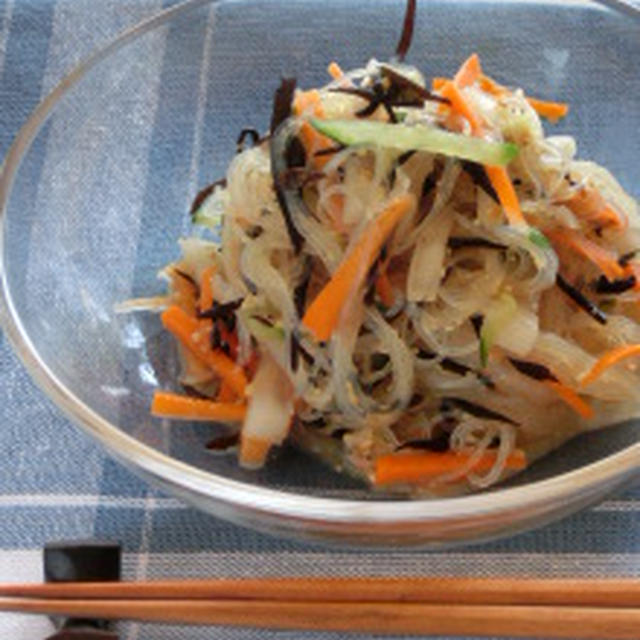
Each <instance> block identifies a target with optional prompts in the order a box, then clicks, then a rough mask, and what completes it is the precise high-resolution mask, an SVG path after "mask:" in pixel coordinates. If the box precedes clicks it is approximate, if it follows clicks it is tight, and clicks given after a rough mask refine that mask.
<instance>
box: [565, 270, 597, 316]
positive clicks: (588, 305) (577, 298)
mask: <svg viewBox="0 0 640 640" xmlns="http://www.w3.org/2000/svg"><path fill="white" fill-rule="evenodd" d="M556 284H557V285H558V288H559V289H560V290H561V291H562V292H563V293H565V294H566V295H567V296H569V298H571V299H572V300H573V301H574V302H575V303H576V304H577V305H578V306H579V307H580V308H581V309H582V310H583V311H586V312H587V313H588V314H589V315H590V316H591V317H592V318H593V319H594V320H595V321H596V322H599V323H600V324H607V314H606V313H605V312H604V311H602V309H600V308H599V307H598V306H597V305H596V304H595V303H594V302H591V300H589V299H588V298H587V297H586V296H585V295H583V294H582V293H581V292H580V291H578V290H577V289H576V288H575V287H574V286H573V285H571V284H569V283H568V282H567V281H566V280H565V279H564V278H563V277H562V276H561V275H560V274H557V276H556Z"/></svg>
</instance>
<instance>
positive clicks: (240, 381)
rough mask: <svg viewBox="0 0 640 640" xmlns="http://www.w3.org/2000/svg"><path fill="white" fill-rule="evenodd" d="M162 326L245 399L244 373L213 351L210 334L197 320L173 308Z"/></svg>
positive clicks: (164, 318)
mask: <svg viewBox="0 0 640 640" xmlns="http://www.w3.org/2000/svg"><path fill="white" fill-rule="evenodd" d="M161 317H162V324H163V325H164V326H165V328H166V329H167V330H168V331H170V332H171V333H173V335H174V336H175V337H176V338H178V340H180V342H181V343H182V344H183V345H184V346H185V347H186V348H187V349H189V351H191V353H193V355H194V356H196V357H197V358H198V359H199V360H201V361H202V362H204V363H205V364H207V365H209V366H210V367H211V368H212V369H213V370H214V371H215V372H216V373H217V374H218V376H220V378H221V379H222V380H226V382H227V383H228V384H229V386H230V387H231V388H232V389H233V390H234V392H235V393H237V394H238V396H239V397H240V398H242V397H244V392H245V388H246V386H247V378H246V376H245V375H244V371H243V370H242V368H241V367H240V366H238V365H237V364H236V363H235V362H234V361H233V360H231V358H229V357H227V356H226V355H225V354H224V353H222V352H221V351H215V350H212V349H211V347H210V345H209V336H208V333H207V332H205V331H203V330H202V328H201V327H200V324H199V323H198V321H197V320H196V319H195V318H192V317H191V316H189V315H187V314H186V313H185V312H184V311H183V310H182V309H180V307H176V306H172V307H169V308H168V309H166V310H165V311H164V312H163V313H162V316H161Z"/></svg>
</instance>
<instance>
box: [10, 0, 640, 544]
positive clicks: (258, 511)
mask: <svg viewBox="0 0 640 640" xmlns="http://www.w3.org/2000/svg"><path fill="white" fill-rule="evenodd" d="M217 1H219V0H187V1H186V2H183V3H181V4H179V5H176V6H174V7H172V8H169V9H166V10H164V11H162V12H160V13H158V14H157V15H155V16H153V17H151V18H149V19H147V20H145V21H143V22H141V23H140V24H138V25H136V26H134V27H133V28H130V29H128V30H126V31H124V32H123V33H122V34H120V35H119V36H117V37H116V38H115V39H114V40H112V41H111V42H110V43H109V44H107V45H106V46H105V47H103V48H101V49H99V50H97V51H96V52H94V53H93V54H92V55H91V56H89V57H88V58H87V59H85V60H84V62H82V63H81V64H80V65H78V66H77V67H76V68H75V69H74V70H73V71H71V72H70V73H69V74H68V75H67V76H65V77H64V78H63V79H62V80H61V81H60V82H59V84H58V85H57V86H56V87H55V88H54V89H53V90H52V91H51V93H49V95H48V96H46V97H45V98H44V99H43V100H42V102H41V103H40V104H39V105H38V106H37V107H36V109H35V110H34V111H33V113H32V115H31V116H30V117H29V119H28V120H27V121H26V123H25V124H24V125H23V127H22V128H21V129H20V131H19V133H18V134H17V136H16V138H15V140H14V142H13V144H12V145H11V147H10V148H9V151H8V152H7V155H6V157H5V160H4V162H3V164H2V166H0V265H1V266H0V268H1V274H0V275H1V284H0V323H1V326H2V328H3V329H4V331H5V334H6V336H7V337H8V339H9V341H10V343H11V344H12V346H13V348H14V350H15V352H16V353H17V355H18V356H19V358H20V359H21V361H22V362H23V364H24V365H25V367H26V369H27V370H28V371H29V373H30V375H31V377H32V378H33V379H34V380H35V381H36V383H37V384H38V385H39V386H40V388H41V389H42V390H43V391H44V392H45V393H46V394H47V395H48V396H49V398H51V399H52V400H53V402H54V403H55V404H56V405H57V406H58V407H59V408H60V409H61V410H62V411H64V412H65V413H66V414H67V416H69V417H70V418H71V419H72V420H73V421H74V422H75V423H76V424H78V425H79V426H80V427H81V428H82V429H83V430H84V431H85V432H86V433H88V434H89V435H91V436H92V437H93V438H94V439H95V440H97V441H98V442H100V443H101V444H102V445H103V446H104V447H105V448H106V449H107V450H108V451H109V452H110V453H111V454H112V455H114V456H115V457H116V458H118V459H120V460H121V461H122V462H123V463H125V464H126V465H127V466H129V467H130V468H132V469H133V470H134V471H136V470H137V471H138V472H139V473H141V474H142V475H143V476H144V477H146V478H147V479H148V480H150V481H151V482H155V483H156V484H158V485H161V486H163V487H164V488H166V489H169V490H170V491H173V492H174V493H178V494H179V495H180V496H181V497H183V498H185V499H187V500H189V501H191V502H194V503H196V504H199V505H200V506H201V507H204V508H208V510H210V511H212V512H216V510H215V509H213V508H211V506H209V507H207V505H208V504H209V503H211V502H212V501H213V503H215V505H217V507H218V508H220V510H221V511H222V515H225V514H226V516H227V517H230V518H231V519H235V518H233V517H232V516H229V512H233V510H235V509H239V510H241V511H244V512H245V515H246V514H253V516H258V517H259V516H260V515H262V516H264V517H268V518H270V519H271V520H273V519H275V521H276V522H280V524H281V525H284V526H285V528H289V529H292V530H293V529H296V528H299V527H300V526H304V527H305V528H306V527H308V526H312V527H313V525H320V526H321V528H322V529H325V530H327V531H334V532H339V531H340V530H341V529H343V528H344V527H349V528H354V529H361V530H366V528H368V527H369V526H372V525H373V529H372V530H371V531H370V534H371V536H372V537H373V538H375V537H376V531H375V524H376V523H377V524H384V525H386V527H389V526H390V527H392V529H393V530H395V531H397V532H400V531H402V530H403V528H409V529H414V528H415V527H416V526H420V525H425V526H428V525H429V524H433V525H435V524H440V525H445V526H446V525H447V524H448V525H452V526H455V525H454V523H456V522H460V523H462V522H466V523H467V524H472V523H475V524H481V523H482V522H483V523H485V524H487V523H489V522H491V521H495V520H500V521H502V522H503V523H504V522H505V520H506V521H508V520H509V517H510V515H513V516H515V518H516V521H517V519H518V517H517V514H522V513H523V510H526V511H527V512H528V513H529V514H531V513H541V514H544V513H546V512H547V511H548V507H549V505H560V504H567V505H570V504H576V508H577V506H581V505H584V504H587V503H588V502H589V501H590V500H592V501H593V500H596V499H597V498H598V497H600V496H601V495H602V494H603V493H604V490H603V488H604V489H605V490H607V489H613V488H615V487H618V486H620V485H622V484H623V483H625V482H626V481H629V480H630V479H631V478H633V477H634V476H636V475H639V474H640V443H635V444H632V445H630V446H628V447H626V448H625V449H624V450H622V451H620V452H618V453H615V454H613V455H610V456H608V457H606V458H604V459H602V460H599V461H597V462H593V463H591V464H589V465H586V466H584V467H582V468H580V469H576V470H573V471H570V472H567V473H563V474H559V475H557V476H554V477H552V478H550V479H547V480H542V481H538V482H533V483H530V484H527V485H524V486H521V487H515V488H508V489H500V490H497V491H495V492H492V493H484V494H483V493H480V494H475V495H469V496H464V497H458V498H447V499H434V500H417V501H405V500H403V501H358V500H343V499H336V498H322V497H314V496H304V495H299V494H294V493H288V492H285V491H281V490H276V489H268V488H263V487H258V486H254V485H250V484H245V483H242V482H239V481H234V480H228V479H226V478H224V477H222V476H217V475H215V474H212V473H208V472H206V471H203V470H200V469H197V468H195V467H192V466H190V465H188V464H186V463H183V462H180V461H178V460H175V459H173V458H171V457H170V456H167V455H165V454H163V453H161V452H159V451H157V450H155V449H153V448H151V447H149V446H147V445H144V444H142V443H141V442H139V441H138V440H136V439H135V438H133V437H131V436H129V435H127V434H125V433H123V432H122V431H120V430H119V429H118V428H117V427H115V426H113V425H112V424H111V423H109V422H108V421H106V420H104V419H103V418H102V417H100V416H99V415H98V414H97V413H96V412H95V411H93V410H92V409H91V408H90V407H89V406H87V405H86V404H84V403H82V402H81V401H80V400H79V399H78V398H77V397H76V396H75V395H74V394H73V392H72V391H71V390H70V389H69V388H67V387H65V386H64V385H63V384H62V383H61V382H60V381H59V380H58V379H57V378H56V376H55V375H54V374H53V372H52V371H51V370H50V369H49V368H48V367H47V365H46V363H45V362H44V361H43V360H42V359H41V358H40V356H39V354H38V353H37V351H36V349H35V347H34V345H33V343H32V342H31V340H30V338H29V336H28V335H27V333H26V330H25V328H24V326H23V325H22V323H21V321H20V317H19V315H18V312H17V311H16V309H15V306H14V304H13V300H12V296H11V292H10V290H9V285H8V281H7V276H6V269H5V259H6V257H5V255H4V243H3V234H4V224H5V217H6V207H7V203H8V201H9V198H10V195H11V187H12V184H13V180H14V178H15V176H16V174H17V172H18V169H19V167H20V163H21V160H22V158H23V156H24V155H25V154H26V152H27V151H28V150H29V148H30V146H31V144H32V142H33V140H34V139H35V137H36V135H37V133H38V131H39V130H40V128H41V126H42V125H43V124H44V122H45V121H46V120H47V118H48V117H49V115H50V114H51V112H52V111H53V110H54V109H55V107H56V104H57V103H58V102H59V101H60V100H61V98H62V97H63V96H64V95H65V93H66V92H67V91H68V90H69V89H70V88H71V87H72V86H73V85H75V84H76V83H77V82H78V81H79V80H80V79H81V78H82V77H83V76H84V75H85V74H86V73H88V72H89V71H90V70H91V69H92V68H93V67H94V66H95V65H97V64H98V63H99V62H100V61H101V60H103V59H105V58H107V57H108V56H109V55H110V54H111V53H113V52H115V51H117V50H118V49H120V48H122V47H123V46H125V45H126V44H127V43H129V42H131V41H132V40H134V39H136V38H139V37H141V36H143V35H144V34H145V33H147V32H149V31H151V30H153V29H155V28H158V27H161V26H162V25H164V24H166V23H168V22H170V21H171V20H173V19H175V18H177V17H178V16H179V15H181V14H184V13H187V12H188V11H191V10H193V9H196V8H197V7H200V6H204V5H207V4H213V3H215V2H217ZM592 1H593V2H595V3H596V4H601V5H604V6H608V7H609V8H611V9H613V10H616V11H619V12H622V13H624V14H626V15H627V16H629V17H630V18H631V19H635V20H638V21H640V5H634V4H632V3H631V2H629V1H626V0H592ZM240 519H241V518H240ZM513 524H514V527H515V528H517V522H514V523H513ZM287 525H288V526H287ZM386 527H385V528H386ZM383 537H385V536H383ZM381 541H382V540H381Z"/></svg>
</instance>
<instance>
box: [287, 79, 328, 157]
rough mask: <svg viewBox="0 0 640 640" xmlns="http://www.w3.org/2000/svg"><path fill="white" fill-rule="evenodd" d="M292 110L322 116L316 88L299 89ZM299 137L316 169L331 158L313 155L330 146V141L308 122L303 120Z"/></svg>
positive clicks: (322, 109)
mask: <svg viewBox="0 0 640 640" xmlns="http://www.w3.org/2000/svg"><path fill="white" fill-rule="evenodd" d="M293 112H294V113H295V114H296V115H298V116H299V115H303V114H304V115H313V116H315V117H316V118H324V117H325V113H324V107H323V106H322V100H321V99H320V92H319V91H318V90H317V89H311V90H309V91H299V92H298V93H297V94H296V97H295V100H294V101H293ZM300 138H301V140H302V144H303V145H304V148H305V149H306V151H307V154H308V155H309V156H311V157H312V164H313V165H314V166H316V167H317V168H318V169H321V168H322V167H324V165H325V164H326V163H327V162H329V160H330V159H331V158H330V157H329V156H314V155H313V154H314V153H315V152H316V151H320V149H324V148H326V147H329V146H331V145H332V144H333V143H332V141H331V140H330V139H329V138H327V137H326V136H323V135H322V134H320V133H318V132H317V131H316V130H315V129H314V128H313V127H312V126H311V125H310V124H309V123H308V122H304V123H303V124H302V126H301V127H300Z"/></svg>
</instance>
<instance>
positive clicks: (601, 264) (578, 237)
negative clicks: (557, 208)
mask: <svg viewBox="0 0 640 640" xmlns="http://www.w3.org/2000/svg"><path fill="white" fill-rule="evenodd" d="M547 235H548V236H549V238H550V239H551V240H552V241H555V242H556V243H562V244H564V245H566V246H568V247H571V248H572V249H573V250H574V251H577V252H578V253H580V254H581V255H583V256H584V257H585V258H587V260H590V261H591V262H593V264H595V265H596V266H597V267H598V268H599V269H600V270H601V271H602V273H604V275H605V276H607V278H608V279H609V280H615V279H616V278H623V277H624V275H625V271H624V268H623V267H621V266H620V265H619V264H618V258H617V256H616V254H615V253H614V252H613V251H609V249H605V248H604V247H601V246H600V245H598V244H596V243H595V242H592V241H591V240H588V239H587V238H585V237H584V236H583V235H582V234H580V233H579V232H578V231H575V230H574V229H561V230H556V231H552V232H550V233H548V234H547Z"/></svg>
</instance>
